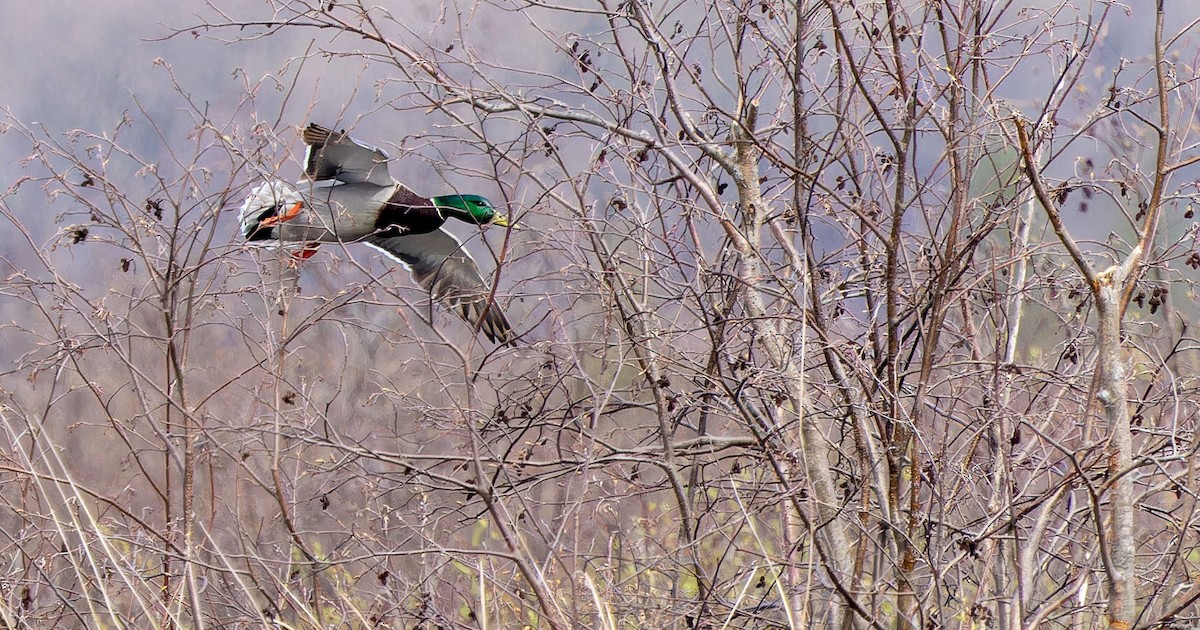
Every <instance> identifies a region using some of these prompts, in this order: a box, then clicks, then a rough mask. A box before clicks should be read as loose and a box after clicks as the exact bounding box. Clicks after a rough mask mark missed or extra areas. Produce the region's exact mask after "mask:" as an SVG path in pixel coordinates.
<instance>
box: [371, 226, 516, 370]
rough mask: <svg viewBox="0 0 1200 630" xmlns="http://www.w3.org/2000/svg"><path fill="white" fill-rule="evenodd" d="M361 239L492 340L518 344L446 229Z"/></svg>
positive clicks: (472, 265)
mask: <svg viewBox="0 0 1200 630" xmlns="http://www.w3.org/2000/svg"><path fill="white" fill-rule="evenodd" d="M362 242H364V243H366V244H368V245H370V246H372V247H374V248H376V249H378V250H380V251H382V252H383V253H385V254H387V255H388V256H391V257H392V258H394V259H396V260H397V261H399V262H400V263H402V264H404V266H406V267H408V270H409V271H411V272H412V276H413V278H414V279H415V280H416V281H417V282H418V283H419V284H420V285H421V287H423V288H424V289H425V290H426V291H428V292H429V294H430V295H432V296H433V297H434V298H435V299H436V300H438V301H439V302H441V303H442V305H444V306H445V307H446V308H448V309H450V310H451V311H453V312H454V313H456V314H458V316H459V317H462V318H463V320H464V321H466V322H467V324H469V325H470V326H475V325H476V323H478V324H479V329H480V330H482V331H483V334H484V335H486V336H487V338H488V339H489V340H491V341H493V342H496V343H500V344H502V345H507V346H512V345H516V344H515V340H516V335H515V333H513V329H512V325H511V324H509V323H508V318H506V317H505V316H504V311H502V310H501V309H500V306H499V305H498V304H495V303H491V302H489V300H488V298H489V296H490V295H491V290H490V289H489V287H488V284H487V281H486V280H484V278H483V275H482V274H480V273H479V267H478V266H477V265H476V264H475V261H474V260H473V259H472V258H471V256H470V255H469V254H468V253H467V252H466V250H465V249H463V247H462V243H460V242H458V239H456V238H454V237H453V236H452V235H451V234H450V233H448V232H446V231H444V230H434V231H432V232H429V233H426V234H405V235H403V236H368V237H366V238H365V239H363V240H362Z"/></svg>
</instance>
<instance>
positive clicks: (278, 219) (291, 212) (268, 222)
mask: <svg viewBox="0 0 1200 630" xmlns="http://www.w3.org/2000/svg"><path fill="white" fill-rule="evenodd" d="M303 207H304V203H303V202H301V201H297V202H296V203H295V204H294V205H293V206H292V207H291V208H288V209H287V210H285V211H284V212H283V214H277V215H275V216H273V217H267V218H265V219H263V220H262V221H260V222H259V224H258V225H259V226H260V227H270V226H272V225H278V224H280V223H283V222H284V221H291V220H292V219H295V218H296V217H298V216H300V208H303ZM311 255H312V254H309V256H311Z"/></svg>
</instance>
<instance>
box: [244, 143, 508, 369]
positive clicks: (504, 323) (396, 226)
mask: <svg viewBox="0 0 1200 630" xmlns="http://www.w3.org/2000/svg"><path fill="white" fill-rule="evenodd" d="M303 137H304V143H305V144H306V145H308V152H307V153H306V155H305V159H304V174H305V175H307V179H306V180H302V181H300V182H299V183H297V185H295V186H293V185H291V184H288V183H287V182H284V181H279V180H275V181H268V182H266V183H264V184H262V185H260V186H258V187H257V188H255V189H254V190H252V191H251V192H250V195H249V196H248V197H247V198H246V201H245V203H243V204H242V209H241V224H242V235H243V236H245V237H246V240H248V241H251V242H257V243H262V244H268V243H295V244H302V245H303V248H302V249H301V250H300V253H299V256H300V257H302V258H308V257H309V256H311V255H312V254H313V253H315V252H316V248H317V246H318V245H319V244H320V243H354V242H361V243H366V244H367V245H370V246H371V247H374V248H376V249H378V250H380V251H382V252H383V253H385V254H387V255H388V256H390V257H391V258H393V259H395V260H397V261H398V262H400V263H402V264H403V265H404V266H405V267H407V268H408V270H409V271H410V272H411V273H412V276H413V278H414V279H415V280H416V281H417V282H418V283H419V284H420V285H421V286H422V287H423V288H424V289H425V290H426V291H428V292H429V293H430V295H432V296H433V297H434V298H436V299H437V300H438V301H440V302H441V303H442V304H443V305H445V306H446V307H447V308H449V309H450V310H451V311H453V312H455V313H457V314H458V315H460V316H461V317H462V318H463V319H464V320H465V321H466V322H467V323H468V324H469V325H471V326H475V325H477V324H478V326H479V329H480V330H481V331H483V334H484V335H486V336H487V338H488V339H489V340H491V341H493V342H498V343H501V344H504V345H512V344H513V341H514V339H515V335H514V333H513V330H512V326H511V325H510V324H509V323H508V319H507V318H506V317H505V316H504V312H503V311H502V310H501V309H500V307H499V306H498V305H496V304H494V303H490V301H489V297H490V296H491V289H490V287H489V286H488V283H487V281H486V280H485V279H484V277H483V275H482V274H481V273H480V272H479V266H478V265H476V264H475V261H474V259H472V258H471V256H470V254H468V253H467V251H466V250H465V249H463V247H462V243H460V242H459V241H458V239H456V238H454V236H453V235H451V234H450V233H449V232H446V231H445V230H442V229H440V228H441V226H442V224H443V223H445V222H446V219H447V218H449V217H454V218H456V219H459V220H461V221H465V222H467V223H473V224H477V225H486V224H489V223H490V224H493V225H499V226H504V227H507V226H509V225H511V224H510V223H509V220H508V217H506V216H504V215H503V214H501V213H500V212H498V211H497V210H496V208H495V207H493V206H492V204H491V203H490V202H489V201H488V200H487V199H485V198H483V197H480V196H479V195H445V196H441V197H433V198H432V199H427V198H424V197H421V196H420V195H418V194H416V193H415V192H413V191H412V190H411V189H409V188H408V187H407V186H405V185H404V184H401V183H400V182H397V181H396V180H394V179H392V177H391V175H389V174H388V168H387V160H388V157H387V155H386V154H385V153H384V152H383V151H381V150H379V149H376V148H375V147H372V146H369V145H366V144H363V143H361V142H359V141H357V140H355V139H353V138H351V137H350V136H349V135H347V134H346V133H345V132H334V131H331V130H329V129H326V128H324V127H321V126H320V125H316V124H309V125H308V127H306V128H305V129H304V134H303ZM302 189H303V190H304V191H305V192H303V193H302V192H301V190H302Z"/></svg>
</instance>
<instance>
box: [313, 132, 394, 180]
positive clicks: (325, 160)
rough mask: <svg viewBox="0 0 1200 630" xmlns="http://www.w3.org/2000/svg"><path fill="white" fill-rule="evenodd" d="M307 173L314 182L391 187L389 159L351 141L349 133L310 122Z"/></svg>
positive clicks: (385, 155)
mask: <svg viewBox="0 0 1200 630" xmlns="http://www.w3.org/2000/svg"><path fill="white" fill-rule="evenodd" d="M304 144H307V145H308V152H307V153H306V154H305V155H304V174H305V175H308V176H309V177H310V178H312V179H313V180H314V181H321V180H327V179H334V180H337V181H340V182H344V183H347V184H360V183H365V182H369V183H372V184H375V185H376V186H391V185H392V183H393V182H392V176H391V175H389V174H388V167H387V159H388V156H387V154H386V153H384V152H383V151H380V150H379V149H376V148H375V147H373V146H370V145H367V144H363V143H361V142H359V141H357V140H355V139H354V138H351V137H350V136H349V135H348V134H347V133H346V132H344V131H341V132H336V131H333V130H330V129H326V128H324V127H322V126H320V125H317V124H313V123H309V125H308V126H307V127H305V128H304Z"/></svg>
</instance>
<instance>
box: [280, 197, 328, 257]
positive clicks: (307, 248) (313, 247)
mask: <svg viewBox="0 0 1200 630" xmlns="http://www.w3.org/2000/svg"><path fill="white" fill-rule="evenodd" d="M296 205H300V204H296ZM285 220H286V219H285ZM320 246H321V244H320V243H305V244H304V247H301V248H300V249H298V250H293V251H292V252H290V253H291V254H292V258H295V259H296V260H308V259H309V258H312V257H313V254H315V253H317V248H318V247H320Z"/></svg>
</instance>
